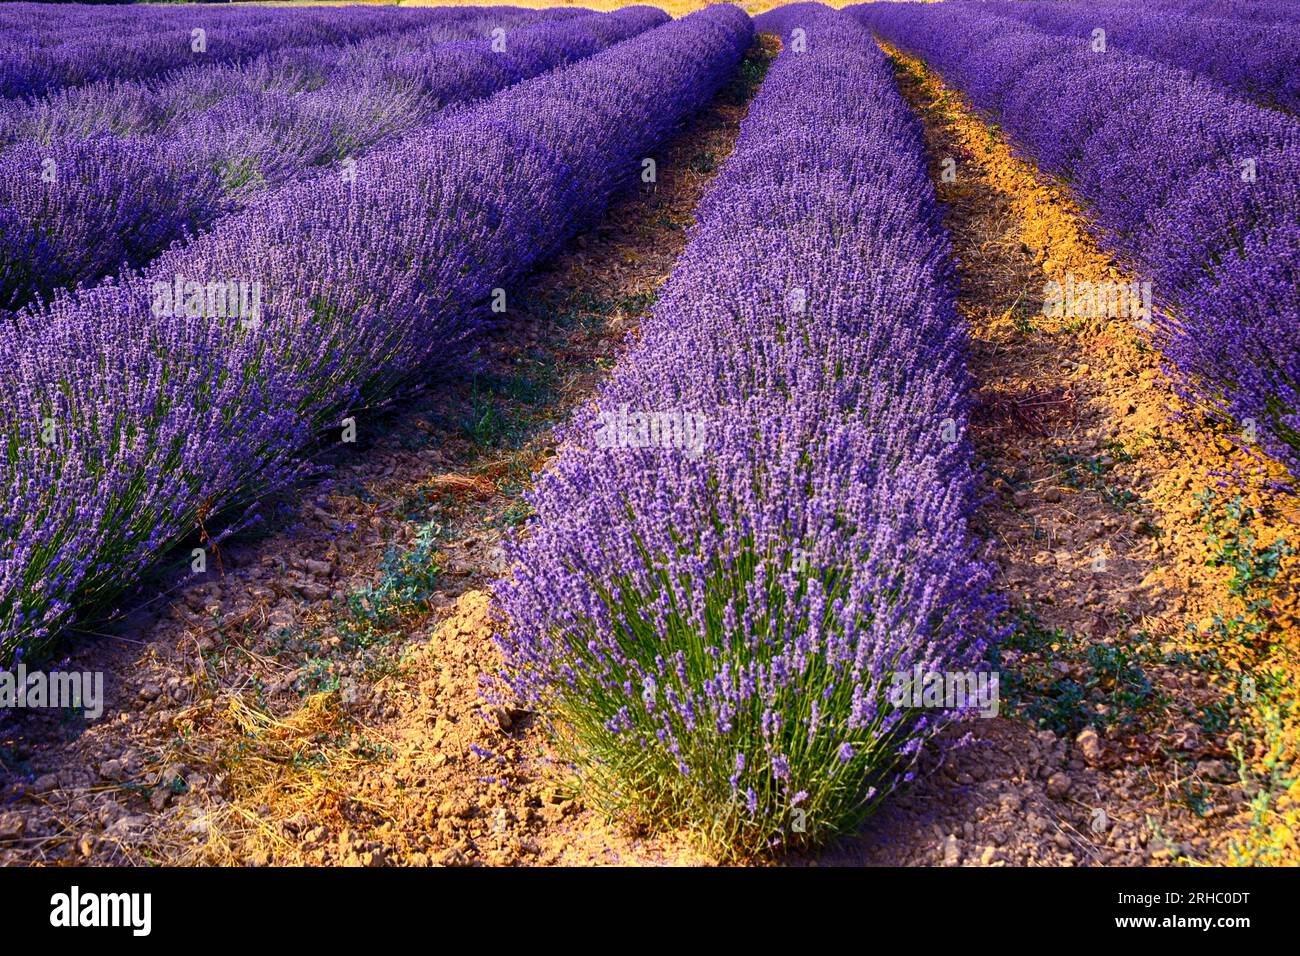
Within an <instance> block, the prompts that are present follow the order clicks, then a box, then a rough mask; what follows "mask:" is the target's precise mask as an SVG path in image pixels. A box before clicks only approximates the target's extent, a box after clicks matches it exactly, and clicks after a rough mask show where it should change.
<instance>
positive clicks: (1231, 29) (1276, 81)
mask: <svg viewBox="0 0 1300 956" xmlns="http://www.w3.org/2000/svg"><path fill="white" fill-rule="evenodd" d="M976 8H977V9H979V10H982V11H987V12H988V13H990V14H992V15H994V16H1002V17H1013V18H1015V19H1017V20H1022V21H1024V22H1025V23H1028V24H1029V25H1030V26H1034V27H1037V28H1038V29H1040V30H1043V31H1045V32H1047V33H1055V34H1061V35H1064V36H1074V37H1079V38H1080V39H1083V40H1086V41H1088V43H1089V44H1093V43H1096V42H1097V41H1098V39H1099V38H1097V37H1096V35H1095V34H1094V31H1096V30H1098V29H1101V30H1104V31H1105V36H1104V42H1105V47H1104V49H1105V50H1106V51H1110V50H1122V51H1125V52H1128V53H1135V54H1138V55H1140V56H1149V57H1152V58H1153V59H1156V60H1161V61H1163V62H1165V63H1170V64H1172V65H1174V66H1177V67H1180V68H1182V69H1184V70H1188V71H1189V72H1192V73H1197V74H1200V75H1202V76H1208V77H1210V78H1211V79H1214V80H1217V81H1219V82H1220V83H1222V84H1223V85H1224V86H1226V87H1227V88H1228V89H1230V90H1232V91H1234V92H1236V93H1239V94H1241V95H1243V96H1246V97H1249V98H1251V99H1254V100H1257V101H1259V102H1262V103H1265V104H1266V105H1272V104H1276V105H1279V106H1282V107H1285V108H1286V109H1289V110H1293V111H1295V110H1300V25H1298V24H1297V22H1296V21H1292V22H1291V23H1289V24H1281V23H1255V22H1252V21H1251V20H1249V19H1242V20H1223V19H1208V18H1207V19H1199V18H1194V17H1189V16H1187V15H1186V14H1184V13H1182V12H1181V11H1174V10H1158V11H1149V10H1143V9H1141V8H1130V7H1114V6H1107V5H1102V6H1094V5H1092V4H1089V3H1080V2H1071V3H1042V2H1017V3H1007V2H1004V0H995V2H989V3H979V4H977V5H976ZM1296 13H1297V17H1298V18H1300V10H1297V11H1296ZM1089 49H1091V46H1090V47H1089Z"/></svg>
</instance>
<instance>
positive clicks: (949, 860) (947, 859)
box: [943, 833, 961, 866]
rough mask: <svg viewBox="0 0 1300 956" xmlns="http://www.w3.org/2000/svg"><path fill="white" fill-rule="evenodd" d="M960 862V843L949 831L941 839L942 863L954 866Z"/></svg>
mask: <svg viewBox="0 0 1300 956" xmlns="http://www.w3.org/2000/svg"><path fill="white" fill-rule="evenodd" d="M960 862H961V844H960V843H959V842H958V841H957V837H956V836H954V835H953V834H951V833H949V834H948V835H947V836H946V837H944V840H943V865H944V866H956V865H957V864H959V863H960Z"/></svg>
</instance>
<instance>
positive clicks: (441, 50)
mask: <svg viewBox="0 0 1300 956" xmlns="http://www.w3.org/2000/svg"><path fill="white" fill-rule="evenodd" d="M665 20H667V15H666V14H664V13H662V12H661V11H658V10H655V9H652V8H646V7H632V8H625V9H624V10H621V11H618V12H615V13H610V14H588V15H586V16H583V17H578V18H566V19H563V20H560V21H559V22H544V23H538V24H536V25H534V26H525V27H520V28H518V29H512V30H510V31H508V33H507V34H505V35H504V36H503V42H504V46H505V49H504V51H502V52H493V51H492V49H491V44H492V42H493V40H492V38H491V37H489V36H488V35H487V34H484V35H483V36H482V37H481V38H480V39H477V40H474V41H472V42H469V41H467V42H458V43H443V44H438V45H435V46H433V47H431V48H429V49H427V50H424V51H418V50H417V51H414V52H410V53H406V54H402V55H398V56H395V57H381V56H370V57H367V58H366V59H365V60H364V61H362V62H361V63H360V64H359V65H358V66H356V67H354V68H352V69H345V70H343V71H342V72H341V73H340V74H339V75H337V76H335V77H333V78H332V80H331V81H330V82H328V83H326V84H325V85H324V86H322V87H320V88H318V89H316V90H312V91H310V92H306V93H298V94H293V95H289V94H275V93H271V92H262V93H251V94H248V95H240V96H236V97H230V98H226V99H223V100H222V101H221V102H220V103H218V104H217V105H215V106H213V107H211V108H209V109H206V110H203V111H201V112H199V113H197V114H194V115H192V116H190V117H188V118H187V119H186V120H182V121H177V122H175V123H173V124H171V125H172V126H173V128H172V129H171V130H169V131H167V132H163V133H160V134H158V135H155V136H150V137H119V136H113V135H111V134H99V135H96V136H92V137H89V138H85V139H83V138H79V137H75V136H64V137H59V138H57V139H55V140H54V141H52V142H50V143H47V144H44V145H42V146H40V147H39V149H37V148H33V147H30V146H26V145H23V144H18V145H15V146H13V147H11V148H10V149H8V150H7V151H6V152H5V153H3V154H0V320H3V317H4V315H5V314H6V313H10V314H11V313H12V312H14V311H16V310H17V309H19V308H21V307H23V306H25V305H27V304H28V303H29V302H30V301H32V299H33V297H37V296H40V297H43V298H48V297H49V296H50V295H52V294H53V293H54V292H55V291H56V290H59V289H62V288H67V287H70V286H73V285H76V284H78V283H86V282H90V281H94V280H96V279H99V278H101V277H103V276H105V275H112V274H115V273H116V272H117V271H119V270H120V269H121V268H123V267H139V266H142V265H144V264H145V263H147V262H149V261H150V260H151V259H153V258H154V257H155V256H156V255H158V254H159V253H160V252H161V251H162V250H163V249H164V248H165V247H166V246H167V245H169V244H170V243H171V242H172V241H174V240H176V239H178V238H180V237H181V236H182V235H184V234H185V233H186V232H195V231H198V230H201V229H203V228H206V227H209V226H212V225H213V224H214V222H216V221H217V218H218V216H219V215H221V214H224V213H229V212H232V211H234V210H236V209H238V208H240V207H242V206H243V205H244V204H245V203H246V202H247V201H248V200H250V199H251V198H252V197H253V196H254V195H255V194H257V193H259V192H261V191H262V190H264V189H265V188H267V187H269V186H276V185H280V184H283V183H285V182H288V181H290V180H293V179H297V178H301V177H303V176H304V175H307V174H309V173H310V172H311V171H313V170H316V169H319V167H321V166H324V165H328V164H329V163H332V162H335V161H337V160H340V159H342V158H344V157H355V156H357V155H360V154H361V153H362V152H363V151H364V150H366V149H368V148H371V147H373V146H374V145H375V144H376V143H379V142H381V141H383V140H385V139H388V138H392V137H395V136H400V135H402V134H404V133H407V132H410V131H412V130H415V129H418V128H420V127H422V126H424V125H426V124H428V123H429V122H431V121H432V120H433V118H434V117H435V116H436V115H437V114H438V113H439V111H441V110H443V109H445V108H446V107H448V106H449V105H451V104H455V103H463V102H467V101H469V100H474V99H480V98H482V97H485V96H488V95H490V94H491V93H493V92H495V91H497V90H500V89H503V88H504V87H506V86H509V85H510V84H512V83H516V82H518V81H519V80H522V79H525V78H528V77H532V76H536V75H538V74H539V73H543V72H545V71H546V70H549V69H553V68H554V67H556V66H560V65H563V64H565V63H568V62H572V61H573V60H576V59H579V58H581V57H585V56H588V55H590V54H592V53H594V52H596V51H597V50H599V49H603V48H604V47H606V46H608V45H609V44H611V43H615V42H618V41H619V40H623V39H626V38H627V37H629V36H632V35H634V34H636V33H640V32H642V31H644V30H648V29H650V28H651V27H653V26H657V25H659V24H660V23H662V22H664V21H665ZM371 52H372V53H373V52H374V51H371Z"/></svg>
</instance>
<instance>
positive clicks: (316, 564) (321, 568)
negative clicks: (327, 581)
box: [302, 558, 334, 578]
mask: <svg viewBox="0 0 1300 956" xmlns="http://www.w3.org/2000/svg"><path fill="white" fill-rule="evenodd" d="M302 564H303V567H304V568H305V569H306V570H307V571H308V573H310V574H311V575H313V576H314V577H318V578H327V577H329V576H330V575H331V574H333V573H334V566H333V565H332V564H330V563H329V562H328V561H314V560H312V559H311V558H308V559H307V560H306V561H304V562H303V563H302Z"/></svg>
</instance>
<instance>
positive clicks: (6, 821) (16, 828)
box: [0, 812, 27, 840]
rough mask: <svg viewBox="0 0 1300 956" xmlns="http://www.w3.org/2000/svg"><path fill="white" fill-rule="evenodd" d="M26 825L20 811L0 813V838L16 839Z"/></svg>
mask: <svg viewBox="0 0 1300 956" xmlns="http://www.w3.org/2000/svg"><path fill="white" fill-rule="evenodd" d="M26 827H27V821H26V820H24V819H23V816H22V814H21V813H15V812H10V813H0V840H17V839H18V838H19V837H20V836H22V835H23V830H24V829H25V828H26Z"/></svg>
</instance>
